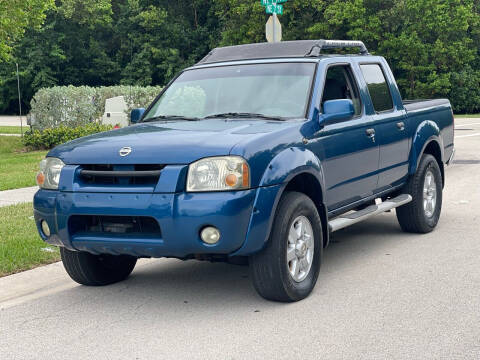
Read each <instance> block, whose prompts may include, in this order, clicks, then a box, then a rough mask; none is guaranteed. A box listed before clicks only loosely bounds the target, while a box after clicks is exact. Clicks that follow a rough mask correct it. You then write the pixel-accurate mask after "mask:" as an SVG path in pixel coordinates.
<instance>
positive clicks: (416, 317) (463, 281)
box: [0, 119, 480, 360]
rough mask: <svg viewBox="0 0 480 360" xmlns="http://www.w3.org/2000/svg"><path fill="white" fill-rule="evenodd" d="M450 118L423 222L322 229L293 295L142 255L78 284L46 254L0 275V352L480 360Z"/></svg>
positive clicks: (464, 133) (477, 162)
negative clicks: (106, 281) (446, 153)
mask: <svg viewBox="0 0 480 360" xmlns="http://www.w3.org/2000/svg"><path fill="white" fill-rule="evenodd" d="M456 124H457V131H456V136H457V139H456V147H457V157H456V159H457V164H455V165H454V166H452V167H449V168H448V169H447V181H446V182H447V184H446V188H445V193H444V207H443V213H442V216H441V219H440V223H439V226H438V228H437V229H436V231H434V232H433V233H431V234H427V235H422V236H420V235H412V234H405V233H402V232H401V231H400V228H399V226H398V224H397V221H396V218H395V216H394V214H393V213H386V214H383V215H381V216H379V217H376V218H373V219H370V220H368V221H366V222H364V223H360V224H358V225H356V226H353V227H351V228H348V229H345V230H342V231H339V232H338V233H335V234H334V236H333V239H332V241H333V242H332V244H331V246H330V247H329V248H328V249H327V250H326V252H325V254H324V255H325V256H324V264H323V267H322V271H321V275H320V278H319V281H318V284H317V286H316V288H315V290H314V292H313V293H312V295H311V296H310V297H309V298H307V299H306V300H304V301H301V302H299V303H295V304H278V303H272V302H267V301H265V300H263V299H261V298H260V297H259V296H258V295H257V294H256V293H255V291H254V290H253V288H252V286H251V284H250V281H249V279H248V269H247V268H246V267H241V266H234V265H226V264H211V263H202V262H195V261H188V262H182V261H178V260H165V259H163V260H146V261H142V262H141V264H140V265H139V266H138V267H137V268H136V269H135V271H134V273H133V274H132V276H131V277H130V278H129V279H128V280H127V281H125V282H123V283H121V284H116V285H113V286H109V287H104V288H87V287H82V286H78V285H76V284H74V283H72V282H71V281H70V280H69V279H68V278H67V276H66V275H65V273H64V272H63V269H62V267H61V264H53V265H50V266H47V267H43V268H39V269H37V270H34V271H30V272H25V273H22V274H17V275H13V276H9V277H6V278H3V279H0V309H1V310H0V354H1V355H0V357H1V358H2V359H49V360H53V359H186V358H188V359H320V358H325V359H479V358H480V286H479V285H480V265H479V259H480V237H479V233H480V226H479V223H480V218H479V215H478V214H479V213H480V205H479V204H480V201H479V200H480V185H479V182H480V120H478V119H477V120H472V119H461V120H457V121H456ZM470 124H473V125H470ZM475 134H476V135H475Z"/></svg>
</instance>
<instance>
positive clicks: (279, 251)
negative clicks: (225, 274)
mask: <svg viewBox="0 0 480 360" xmlns="http://www.w3.org/2000/svg"><path fill="white" fill-rule="evenodd" d="M322 252H323V233H322V224H321V220H320V216H319V215H318V211H317V208H316V207H315V204H314V203H313V201H312V200H311V199H310V198H309V197H308V196H306V195H304V194H301V193H297V192H288V193H286V194H284V195H283V196H282V198H281V199H280V203H279V205H278V208H277V212H276V214H275V219H274V222H273V227H272V230H271V234H270V239H269V241H268V243H267V245H266V247H265V248H264V249H263V250H262V251H260V252H259V253H257V254H255V255H253V256H251V257H250V261H249V262H250V272H251V278H252V280H253V284H254V286H255V289H256V290H257V292H258V293H259V294H260V295H261V296H262V297H264V298H265V299H268V300H273V301H282V302H293V301H299V300H302V299H304V298H305V297H307V296H308V295H309V294H310V293H311V292H312V290H313V288H314V287H315V283H316V282H317V278H318V273H319V271H320V264H321V258H322Z"/></svg>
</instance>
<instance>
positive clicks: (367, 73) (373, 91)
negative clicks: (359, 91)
mask: <svg viewBox="0 0 480 360" xmlns="http://www.w3.org/2000/svg"><path fill="white" fill-rule="evenodd" d="M360 69H362V73H363V77H364V79H365V82H366V83H367V87H368V92H369V93H370V97H371V98H372V103H373V108H374V109H375V111H376V112H382V111H388V110H392V109H393V102H392V95H391V94H390V89H389V87H388V84H387V81H386V80H385V75H384V74H383V71H382V68H381V67H380V65H378V64H368V65H360Z"/></svg>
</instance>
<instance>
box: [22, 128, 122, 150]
mask: <svg viewBox="0 0 480 360" xmlns="http://www.w3.org/2000/svg"><path fill="white" fill-rule="evenodd" d="M112 129H113V127H112V126H111V125H103V124H99V123H90V124H86V125H82V126H77V127H68V126H65V125H60V126H59V127H56V128H51V129H45V130H42V131H40V130H35V129H34V130H33V131H27V132H26V133H25V134H24V137H23V143H24V144H25V146H27V147H29V148H31V149H34V150H40V149H51V148H53V147H55V146H57V145H60V144H63V143H66V142H67V141H70V140H74V139H77V138H80V137H82V136H87V135H92V134H96V133H99V132H102V131H109V130H112Z"/></svg>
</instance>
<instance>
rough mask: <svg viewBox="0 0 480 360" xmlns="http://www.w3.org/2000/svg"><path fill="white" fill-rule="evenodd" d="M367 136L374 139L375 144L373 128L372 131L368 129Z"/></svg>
mask: <svg viewBox="0 0 480 360" xmlns="http://www.w3.org/2000/svg"><path fill="white" fill-rule="evenodd" d="M365 134H367V136H368V137H369V138H370V139H372V141H373V142H375V129H373V128H371V129H367V130H365Z"/></svg>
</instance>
